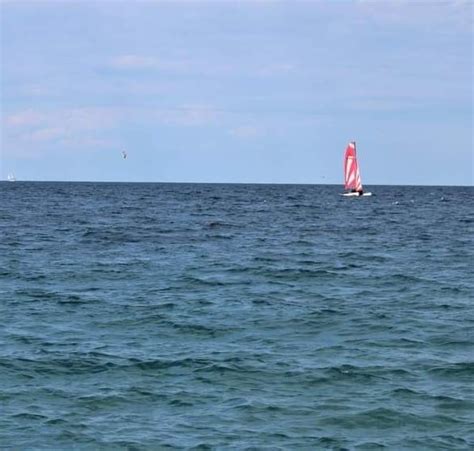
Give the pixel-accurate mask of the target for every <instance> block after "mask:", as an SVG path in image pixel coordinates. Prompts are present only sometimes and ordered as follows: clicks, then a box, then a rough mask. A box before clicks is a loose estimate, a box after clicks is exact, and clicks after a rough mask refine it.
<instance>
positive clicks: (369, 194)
mask: <svg viewBox="0 0 474 451" xmlns="http://www.w3.org/2000/svg"><path fill="white" fill-rule="evenodd" d="M341 196H344V197H364V196H372V193H364V194H362V196H361V195H360V194H359V193H343V194H341Z"/></svg>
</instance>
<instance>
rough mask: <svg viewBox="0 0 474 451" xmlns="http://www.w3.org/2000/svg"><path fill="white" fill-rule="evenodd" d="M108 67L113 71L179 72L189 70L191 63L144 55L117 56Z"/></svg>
mask: <svg viewBox="0 0 474 451" xmlns="http://www.w3.org/2000/svg"><path fill="white" fill-rule="evenodd" d="M109 65H110V66H111V67H112V68H114V69H120V70H142V69H153V70H171V71H176V70H178V71H180V70H187V69H189V68H190V65H191V62H190V61H189V60H185V59H183V60H179V59H176V60H165V59H161V58H158V57H155V56H146V55H133V54H128V55H119V56H115V57H113V58H111V60H110V62H109Z"/></svg>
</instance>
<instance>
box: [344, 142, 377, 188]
mask: <svg viewBox="0 0 474 451" xmlns="http://www.w3.org/2000/svg"><path fill="white" fill-rule="evenodd" d="M344 188H345V189H346V190H347V192H346V193H344V194H342V195H343V196H348V197H355V196H357V197H358V196H372V193H364V190H363V188H362V181H361V178H360V170H359V163H358V162H357V156H356V143H355V141H351V142H350V143H349V144H348V145H347V148H346V152H345V153H344Z"/></svg>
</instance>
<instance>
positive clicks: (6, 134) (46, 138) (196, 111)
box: [2, 105, 222, 154]
mask: <svg viewBox="0 0 474 451" xmlns="http://www.w3.org/2000/svg"><path fill="white" fill-rule="evenodd" d="M221 114H222V113H220V112H219V111H218V110H216V109H215V108H213V107H211V106H206V105H184V106H181V107H176V108H169V109H155V108H133V107H119V108H93V107H90V108H70V109H60V110H52V111H35V110H32V109H29V110H24V111H19V112H15V113H12V114H9V115H7V116H5V117H4V118H3V124H2V131H3V140H4V143H8V145H5V148H6V149H8V150H7V151H8V152H12V153H18V152H20V153H25V152H24V151H23V149H25V148H27V149H29V150H28V152H26V153H28V154H31V153H32V152H41V151H42V150H44V149H46V148H47V149H48V150H51V149H53V148H58V149H60V150H63V149H77V148H78V147H81V148H85V147H93V148H96V149H97V148H110V147H112V146H114V147H116V146H117V145H118V141H119V139H120V138H118V137H117V138H113V137H112V138H111V137H110V136H111V135H112V136H113V135H114V134H115V135H117V136H120V130H119V129H120V127H128V126H129V125H130V124H131V123H134V124H139V126H143V127H149V126H150V125H154V124H160V125H171V126H184V127H196V126H206V125H208V124H212V123H216V121H217V120H218V119H219V117H220V115H221ZM15 149H19V150H18V152H16V151H15Z"/></svg>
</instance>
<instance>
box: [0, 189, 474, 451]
mask: <svg viewBox="0 0 474 451" xmlns="http://www.w3.org/2000/svg"><path fill="white" fill-rule="evenodd" d="M369 190H370V191H372V192H374V193H375V194H376V196H374V197H364V198H344V197H342V196H339V193H340V192H341V187H339V186H330V185H326V186H325V185H246V184H234V185H231V184H159V183H157V184H152V183H150V184H146V183H142V184H140V183H137V184H133V183H131V184H128V183H46V182H16V183H7V182H2V183H0V324H1V327H0V343H1V347H0V447H1V448H2V449H14V450H17V449H64V450H65V449H76V450H82V449H130V450H140V449H203V450H204V449H271V450H278V449H281V450H288V449H308V450H310V449H311V450H312V449H331V450H359V449H360V450H376V449H393V450H404V449H416V450H423V449H426V450H436V449H440V450H441V449H445V450H458V449H459V450H464V449H465V450H467V449H472V448H473V447H474V415H473V413H474V355H473V354H474V332H473V331H474V308H473V303H474V299H473V298H474V296H473V294H474V273H473V263H474V258H473V254H474V246H473V244H474V243H473V241H474V234H473V226H474V197H473V194H474V188H472V187H428V186H425V187H423V186H402V187H399V186H373V187H369Z"/></svg>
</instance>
